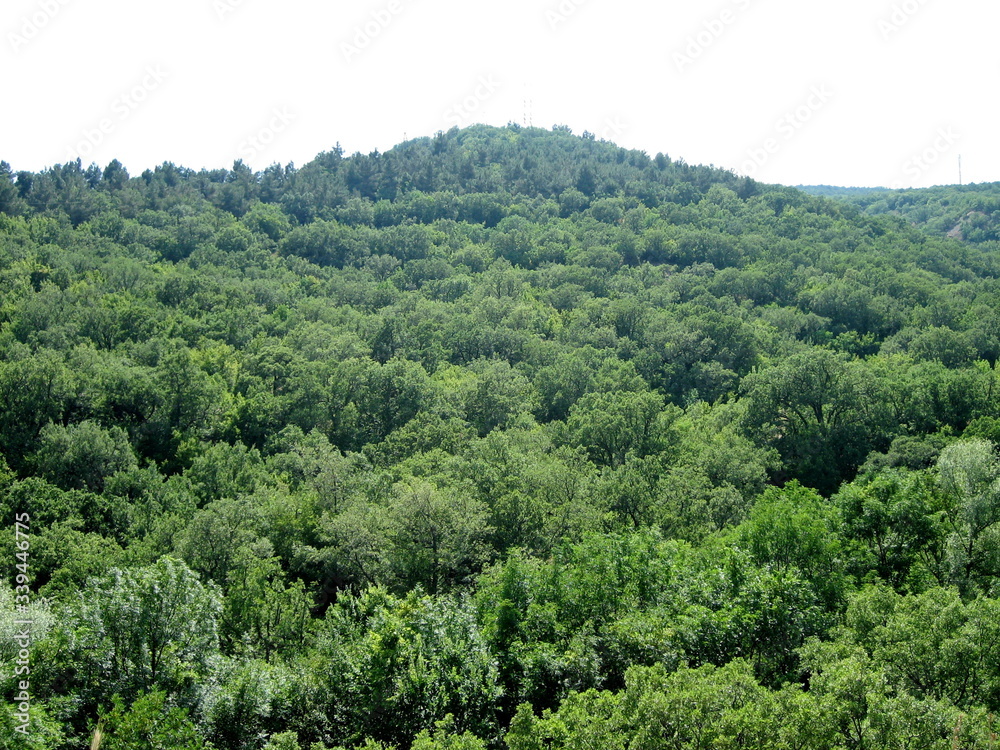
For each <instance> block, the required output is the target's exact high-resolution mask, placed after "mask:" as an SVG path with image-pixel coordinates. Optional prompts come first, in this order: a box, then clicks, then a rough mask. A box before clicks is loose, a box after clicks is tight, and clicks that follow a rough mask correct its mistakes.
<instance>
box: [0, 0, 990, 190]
mask: <svg viewBox="0 0 1000 750" xmlns="http://www.w3.org/2000/svg"><path fill="white" fill-rule="evenodd" d="M998 20H1000V3H997V1H996V0H947V2H946V1H945V0H837V2H817V1H816V0H718V1H717V2H716V1H710V2H682V1H681V0H666V1H665V2H649V1H648V0H647V1H646V2H640V1H639V0H551V1H550V0H504V2H483V1H482V0H370V1H369V0H351V1H347V0H340V1H338V0H282V2H280V3H279V2H277V0H169V1H166V0H164V1H163V2H153V1H152V0H3V5H2V7H0V32H2V34H3V38H2V40H0V44H2V47H0V65H2V70H3V71H4V76H3V79H4V81H3V82H4V86H3V90H4V107H3V113H2V116H0V159H3V160H6V161H8V162H10V163H11V165H12V166H13V167H14V169H29V170H39V169H42V168H44V167H47V166H50V165H52V164H56V163H62V162H66V161H69V160H71V159H75V158H76V157H77V156H80V157H81V158H82V159H83V162H84V164H85V165H87V164H90V163H91V162H96V163H98V164H99V165H101V166H104V165H106V164H107V163H108V162H109V161H110V160H111V159H113V158H117V159H119V160H120V161H122V162H123V163H124V164H125V166H126V167H127V168H128V169H129V170H130V171H131V172H132V173H133V174H137V173H138V172H140V171H142V170H143V169H145V168H148V167H152V166H155V165H157V164H159V163H162V162H164V161H172V162H174V163H176V164H179V165H183V166H186V167H190V168H194V169H200V168H203V167H204V168H219V167H229V166H231V165H232V163H233V161H234V160H236V159H240V158H242V159H243V160H244V161H245V162H246V163H248V164H249V165H250V166H252V167H253V168H254V169H263V168H264V167H266V166H267V165H268V164H271V163H274V162H280V163H282V164H286V163H288V162H295V163H296V164H299V165H301V164H304V163H305V162H307V161H309V160H310V159H312V158H313V157H314V156H315V155H316V154H317V153H319V152H320V151H324V150H328V149H330V148H332V147H333V146H334V145H335V144H336V143H337V142H339V143H340V144H341V145H342V146H343V148H344V149H345V151H347V152H348V153H353V152H355V151H362V152H369V151H372V150H374V149H379V150H387V149H389V148H391V147H392V146H393V145H394V144H396V143H399V142H400V141H402V140H404V138H413V137H417V136H424V135H432V134H433V133H435V132H436V131H438V130H448V129H449V128H451V127H452V126H454V125H459V126H464V125H468V124H471V123H473V122H486V123H490V124H495V125H505V124H506V123H508V122H511V121H514V122H519V123H522V122H525V121H529V122H531V123H532V124H534V125H536V126H543V127H547V128H548V127H551V126H552V125H555V124H561V125H568V126H569V127H571V128H572V129H573V132H575V133H582V132H583V131H585V130H588V131H590V132H592V133H594V134H596V135H597V136H598V137H603V138H606V139H608V140H611V141H614V142H616V143H618V144H620V145H623V146H626V147H629V148H636V149H641V150H644V151H646V152H648V153H649V154H650V155H653V154H655V153H657V152H659V151H662V152H664V153H667V154H669V155H670V156H671V157H673V158H675V159H676V158H683V159H685V160H686V161H688V162H689V163H696V164H714V165H716V166H720V167H725V168H731V169H734V170H736V171H737V172H739V173H741V174H749V175H752V176H754V177H756V178H758V179H761V180H764V181H767V182H778V183H783V184H789V185H795V184H831V185H864V186H871V185H887V186H900V187H910V186H917V187H921V186H927V185H933V184H946V183H957V182H958V179H959V157H960V156H961V159H962V163H963V177H964V181H965V182H966V183H969V182H992V181H997V180H1000V138H998V137H997V132H998V128H997V125H998V122H997V120H998V118H997V115H998V113H1000V96H998V92H997V85H996V82H997V79H998V75H997V74H998V73H1000V44H998V43H997V33H998V28H1000V24H998Z"/></svg>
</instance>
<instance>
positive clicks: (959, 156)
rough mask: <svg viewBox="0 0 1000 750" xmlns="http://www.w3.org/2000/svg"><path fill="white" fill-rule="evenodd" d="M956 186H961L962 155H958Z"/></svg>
mask: <svg viewBox="0 0 1000 750" xmlns="http://www.w3.org/2000/svg"><path fill="white" fill-rule="evenodd" d="M958 184H959V185H961V184H962V155H961V154H959V155H958Z"/></svg>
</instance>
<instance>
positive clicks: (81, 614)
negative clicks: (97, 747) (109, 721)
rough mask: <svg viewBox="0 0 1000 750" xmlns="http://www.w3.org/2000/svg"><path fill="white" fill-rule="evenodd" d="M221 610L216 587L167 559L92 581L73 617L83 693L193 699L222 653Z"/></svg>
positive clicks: (95, 697) (104, 696)
mask: <svg viewBox="0 0 1000 750" xmlns="http://www.w3.org/2000/svg"><path fill="white" fill-rule="evenodd" d="M220 612H221V603H220V597H219V594H218V591H217V589H216V588H215V587H214V586H213V585H211V584H209V585H207V586H206V585H204V584H202V583H201V581H199V580H198V577H197V576H196V575H195V574H194V573H193V572H191V570H190V569H189V568H188V567H187V566H185V565H184V563H182V562H180V561H178V560H173V559H171V558H168V557H164V558H162V559H160V560H159V561H158V562H156V563H155V564H153V565H150V566H148V567H145V568H138V569H133V570H128V569H125V570H119V569H115V570H113V571H112V572H111V573H110V574H109V575H107V576H104V577H103V578H99V579H93V580H92V581H91V582H90V583H89V584H88V586H87V589H86V596H83V595H81V596H80V598H79V600H78V601H77V602H76V603H75V605H74V607H73V615H72V619H71V623H72V625H71V626H72V627H74V628H75V630H76V648H77V651H76V654H75V658H76V663H77V665H78V667H79V668H80V675H79V679H80V680H81V682H82V683H83V684H82V685H81V689H82V691H83V694H84V695H85V696H86V697H87V698H89V699H90V700H92V701H95V702H96V701H102V700H106V699H107V698H109V697H110V696H111V695H114V694H116V693H117V694H120V695H122V696H123V697H130V698H134V697H136V696H138V695H139V694H140V693H142V692H143V691H149V690H164V691H167V692H168V693H169V694H171V695H176V696H181V697H183V698H184V699H186V700H188V701H190V700H191V698H192V697H193V696H192V693H193V691H194V687H195V684H196V682H197V680H199V679H201V678H202V677H203V676H204V675H205V674H206V673H207V670H208V668H209V665H210V664H211V661H212V659H213V657H214V656H215V655H216V654H217V653H218V634H217V622H218V618H219V614H220Z"/></svg>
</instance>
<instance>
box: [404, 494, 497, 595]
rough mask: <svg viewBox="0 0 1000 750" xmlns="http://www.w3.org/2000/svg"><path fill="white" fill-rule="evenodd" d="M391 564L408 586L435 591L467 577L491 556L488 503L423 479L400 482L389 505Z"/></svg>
mask: <svg viewBox="0 0 1000 750" xmlns="http://www.w3.org/2000/svg"><path fill="white" fill-rule="evenodd" d="M389 518H390V521H389V523H390V526H389V532H388V533H389V536H390V539H391V540H392V543H393V551H392V553H391V554H392V558H391V560H390V564H391V565H392V566H393V568H394V569H395V571H396V575H397V577H398V579H399V581H400V582H401V583H404V584H405V585H406V586H407V587H410V586H413V585H414V584H417V583H420V584H423V585H424V586H426V587H427V589H428V591H430V592H431V593H432V594H435V593H437V592H438V591H439V590H444V589H447V588H450V587H451V586H454V585H456V584H459V583H462V582H464V581H467V580H468V579H469V577H471V576H472V575H473V574H474V573H476V572H478V570H479V569H480V568H481V566H482V565H483V564H484V563H485V562H486V560H487V559H488V556H489V553H490V550H489V547H488V545H487V542H486V539H487V536H488V534H489V527H488V525H487V522H486V508H485V507H484V506H483V504H482V503H480V502H479V501H477V500H475V499H473V498H470V497H468V496H466V495H464V493H457V492H453V491H448V490H441V489H438V488H437V487H434V486H433V485H431V484H429V483H428V482H425V481H420V480H410V481H408V482H402V483H400V484H398V485H396V487H395V489H394V492H393V499H392V504H391V506H390V509H389Z"/></svg>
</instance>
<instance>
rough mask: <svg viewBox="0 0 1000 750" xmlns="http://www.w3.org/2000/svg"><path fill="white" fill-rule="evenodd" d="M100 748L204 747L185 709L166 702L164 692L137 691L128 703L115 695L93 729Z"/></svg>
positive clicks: (195, 749) (201, 749) (167, 749)
mask: <svg viewBox="0 0 1000 750" xmlns="http://www.w3.org/2000/svg"><path fill="white" fill-rule="evenodd" d="M94 736H95V738H96V737H99V738H100V739H99V740H97V743H98V747H100V748H103V750H207V748H208V747H209V746H208V745H207V744H206V742H205V740H204V739H203V738H202V737H201V735H200V734H199V733H198V730H197V728H196V727H195V725H194V722H192V721H191V720H190V719H189V718H188V712H187V711H186V710H185V709H183V708H181V707H179V706H171V705H170V704H169V703H168V702H167V694H166V693H165V692H163V691H154V692H151V693H146V694H143V695H140V696H139V697H138V698H136V700H135V701H133V702H132V704H131V705H130V706H128V707H126V705H125V701H124V700H122V698H121V697H120V696H115V699H114V707H113V708H112V709H111V711H110V712H109V713H108V714H107V715H106V716H104V717H103V721H102V722H101V723H99V724H98V728H97V730H96V731H95V735H94Z"/></svg>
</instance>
